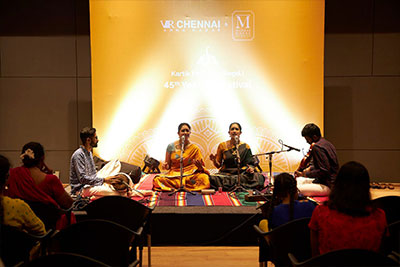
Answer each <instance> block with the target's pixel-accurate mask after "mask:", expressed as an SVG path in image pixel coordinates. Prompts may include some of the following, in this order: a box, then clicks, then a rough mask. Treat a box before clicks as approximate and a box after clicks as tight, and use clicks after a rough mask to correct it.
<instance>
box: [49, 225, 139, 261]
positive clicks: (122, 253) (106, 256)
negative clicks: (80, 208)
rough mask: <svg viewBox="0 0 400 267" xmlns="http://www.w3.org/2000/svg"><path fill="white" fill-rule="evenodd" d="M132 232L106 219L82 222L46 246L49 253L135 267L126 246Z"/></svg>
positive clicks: (72, 226) (59, 233)
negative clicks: (79, 256)
mask: <svg viewBox="0 0 400 267" xmlns="http://www.w3.org/2000/svg"><path fill="white" fill-rule="evenodd" d="M135 235H137V233H136V232H134V231H132V230H130V229H128V228H127V227H125V226H123V225H120V224H117V223H114V222H111V221H106V220H85V221H82V222H79V223H76V224H71V225H70V226H68V227H66V228H64V229H63V230H61V231H60V232H58V233H56V234H55V235H54V236H53V237H52V238H51V239H50V240H49V245H48V252H49V254H52V253H60V252H62V253H75V254H79V255H83V256H87V257H90V258H93V259H95V260H97V261H100V262H103V263H105V264H107V265H111V266H135V265H137V264H138V261H136V262H131V261H130V259H129V258H130V257H129V245H130V244H131V243H132V240H133V239H134V237H135Z"/></svg>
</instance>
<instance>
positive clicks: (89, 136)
mask: <svg viewBox="0 0 400 267" xmlns="http://www.w3.org/2000/svg"><path fill="white" fill-rule="evenodd" d="M79 136H80V138H81V141H82V145H84V146H86V145H90V146H91V147H97V143H98V142H99V139H98V137H97V134H96V128H92V127H85V128H83V129H82V130H81V131H80V133H79Z"/></svg>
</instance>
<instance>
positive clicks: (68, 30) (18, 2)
mask: <svg viewBox="0 0 400 267" xmlns="http://www.w3.org/2000/svg"><path fill="white" fill-rule="evenodd" d="M0 33H1V36H0V38H1V39H0V54H1V58H0V121H1V124H0V154H3V155H5V156H7V157H8V158H9V159H10V160H11V162H12V164H13V165H14V166H18V165H20V160H19V154H20V149H21V148H22V146H23V145H24V144H25V143H27V142H29V141H38V142H40V143H42V144H43V145H44V147H45V150H46V162H47V163H48V165H49V166H50V167H52V168H53V169H55V170H59V171H60V178H61V180H62V181H64V182H68V180H69V174H68V172H69V159H70V157H71V154H72V152H73V151H74V150H75V149H76V148H77V147H78V145H79V140H78V131H79V129H80V128H82V127H84V126H85V125H91V123H92V115H91V114H92V107H91V105H92V103H91V99H92V97H91V79H90V76H91V70H90V40H89V3H88V1H80V0H57V1H51V0H34V1H25V0H2V1H0Z"/></svg>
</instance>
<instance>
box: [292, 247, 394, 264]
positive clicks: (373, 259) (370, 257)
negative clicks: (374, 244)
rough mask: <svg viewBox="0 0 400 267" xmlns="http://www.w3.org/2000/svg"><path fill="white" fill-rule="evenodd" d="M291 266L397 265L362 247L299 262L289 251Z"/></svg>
mask: <svg viewBox="0 0 400 267" xmlns="http://www.w3.org/2000/svg"><path fill="white" fill-rule="evenodd" d="M288 256H289V258H290V261H291V263H292V265H293V266H296V267H297V266H298V267H300V266H301V267H303V266H399V263H398V262H396V261H395V260H393V259H391V258H389V257H386V256H385V255H383V254H380V253H377V252H374V251H370V250H364V249H341V250H334V251H330V252H328V253H325V254H322V255H318V256H316V257H313V258H310V259H308V260H306V261H302V262H299V261H298V260H297V258H296V257H295V256H294V255H293V254H292V253H289V255H288Z"/></svg>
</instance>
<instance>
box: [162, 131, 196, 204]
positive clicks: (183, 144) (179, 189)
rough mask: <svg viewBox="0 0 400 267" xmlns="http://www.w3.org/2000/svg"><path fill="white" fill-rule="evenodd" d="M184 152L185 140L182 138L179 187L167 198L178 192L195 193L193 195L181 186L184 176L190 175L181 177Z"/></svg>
mask: <svg viewBox="0 0 400 267" xmlns="http://www.w3.org/2000/svg"><path fill="white" fill-rule="evenodd" d="M184 150H185V138H184V137H183V139H182V147H181V157H180V159H179V168H180V175H179V178H180V179H179V180H180V187H179V188H178V189H175V190H174V191H172V192H171V193H169V194H168V196H171V195H173V194H175V193H178V192H187V193H190V194H192V195H195V193H193V192H192V191H189V190H187V189H186V188H185V187H184V186H183V177H185V176H189V175H191V174H187V175H183V151H184Z"/></svg>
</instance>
